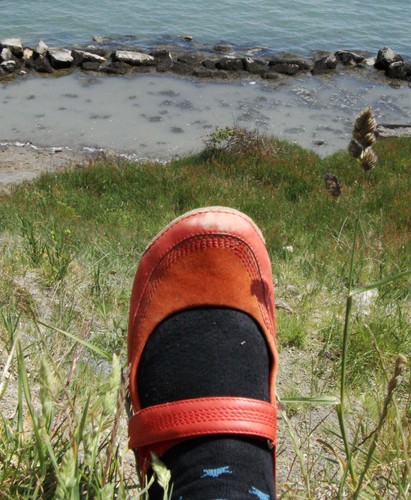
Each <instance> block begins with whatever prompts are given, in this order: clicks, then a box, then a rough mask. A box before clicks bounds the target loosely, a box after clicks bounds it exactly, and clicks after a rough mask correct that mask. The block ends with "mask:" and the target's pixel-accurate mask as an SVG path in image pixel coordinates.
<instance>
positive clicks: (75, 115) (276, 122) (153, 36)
mask: <svg viewBox="0 0 411 500" xmlns="http://www.w3.org/2000/svg"><path fill="white" fill-rule="evenodd" d="M408 4H409V0H390V1H389V2H386V1H383V0H373V1H370V0H362V1H358V0H344V1H340V0H310V1H308V0H260V1H258V2H251V1H249V0H247V1H246V0H235V1H234V0H218V1H217V0H208V1H207V2H204V0H201V1H200V0H191V1H188V0H186V1H184V2H182V1H181V0H180V1H177V0H167V1H165V0H151V1H150V2H148V1H145V2H143V1H141V0H128V1H126V0H116V1H112V0H110V1H108V0H100V1H98V2H94V1H89V0H82V1H79V0H72V1H71V2H66V1H65V0H64V1H63V0H36V1H33V0H20V1H19V2H11V1H2V2H1V1H0V7H1V18H0V23H1V24H0V40H1V39H4V38H6V37H8V36H13V37H14V36H17V37H21V38H22V40H23V43H24V45H28V44H36V43H37V42H38V40H39V39H43V40H44V41H45V42H46V43H47V44H48V45H57V46H72V45H74V44H87V43H90V42H92V36H93V35H98V36H102V37H110V38H111V39H112V40H113V44H114V45H115V44H116V43H119V44H121V45H130V46H136V45H137V46H139V47H143V48H144V47H146V48H149V47H150V46H152V45H154V44H156V43H158V42H161V41H172V42H174V43H182V44H187V46H188V47H190V44H191V43H192V44H199V45H201V44H203V45H206V46H207V45H208V46H210V47H212V46H213V45H214V44H216V43H219V42H220V41H225V42H227V43H232V44H233V45H235V46H239V47H265V48H267V49H269V50H272V51H274V52H275V51H286V52H293V53H300V54H305V55H307V54H309V53H310V51H312V50H319V49H325V50H330V51H332V50H336V49H354V50H361V49H362V50H364V51H368V52H370V55H376V51H377V50H378V49H379V48H381V47H383V46H385V45H388V46H390V47H391V48H393V49H394V50H396V51H397V52H399V53H401V54H402V55H404V56H407V54H408V55H411V41H410V28H409V27H410V26H411V18H410V12H411V8H409V7H410V6H409V5H408ZM183 35H192V36H193V41H192V42H187V41H184V40H182V38H181V37H182V36H183ZM179 40H180V42H178V41H179ZM368 73H369V76H368V77H365V78H364V77H363V78H360V77H358V75H356V72H355V71H353V72H343V74H340V73H339V72H338V71H337V72H336V73H335V74H333V75H331V76H324V77H320V78H318V77H314V76H312V75H311V74H309V73H308V74H305V75H301V76H299V77H293V78H290V79H288V80H287V79H286V80H285V83H284V84H283V85H280V86H274V87H270V85H269V84H268V83H264V82H262V81H261V80H259V79H258V78H257V79H256V80H255V81H253V79H252V77H251V76H250V77H249V78H248V79H244V80H243V81H240V82H236V83H221V82H220V83H218V82H207V83H204V82H199V81H196V80H189V79H182V78H176V77H170V76H167V75H161V76H160V75H155V74H154V75H135V76H123V77H107V76H104V75H101V76H98V77H95V76H92V75H90V74H83V73H81V72H77V73H75V74H73V75H71V76H65V77H61V78H46V79H44V78H40V77H29V78H27V79H24V80H21V79H18V80H17V81H15V82H9V83H3V84H1V85H0V110H1V118H0V142H7V141H11V142H15V141H20V142H22V141H23V142H24V141H30V142H32V143H35V144H38V145H42V146H61V147H69V148H71V149H74V150H79V149H81V148H82V147H84V146H91V147H97V148H113V149H116V150H117V151H119V152H124V153H127V154H130V155H133V156H134V157H135V158H158V159H164V160H167V159H169V158H172V157H173V156H174V155H179V154H186V153H188V152H195V151H198V150H199V149H200V148H201V147H202V141H203V140H204V138H205V137H207V135H208V134H209V133H210V132H211V131H212V130H213V129H214V128H215V127H224V126H233V125H234V124H236V125H238V126H243V127H247V128H251V129H257V130H259V131H261V132H262V133H265V134H268V135H273V136H278V137H283V138H286V139H287V140H290V141H293V142H296V143H298V144H300V145H302V146H304V147H308V148H311V149H313V150H314V151H316V152H317V153H318V154H320V155H321V156H325V155H328V154H330V153H332V152H333V151H336V150H338V149H342V148H345V147H346V146H347V143H348V142H349V138H350V133H351V129H352V123H353V120H354V119H355V116H356V114H357V113H358V112H359V111H360V110H361V109H363V108H364V107H366V106H372V107H373V109H374V111H375V113H376V116H377V120H378V121H379V122H380V123H381V122H382V123H384V122H385V123H399V124H410V123H411V90H410V87H409V84H407V83H406V82H398V85H397V88H393V87H390V86H389V84H388V83H387V80H385V79H384V77H380V76H376V75H377V74H378V72H377V71H376V70H374V69H372V67H369V71H368Z"/></svg>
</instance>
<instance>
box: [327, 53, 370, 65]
mask: <svg viewBox="0 0 411 500" xmlns="http://www.w3.org/2000/svg"><path fill="white" fill-rule="evenodd" d="M334 55H335V57H336V58H337V60H338V61H339V62H340V63H342V64H344V66H365V64H366V59H365V57H363V56H360V55H359V54H356V53H355V52H349V51H348V50H337V52H335V54H334Z"/></svg>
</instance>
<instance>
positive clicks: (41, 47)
mask: <svg viewBox="0 0 411 500" xmlns="http://www.w3.org/2000/svg"><path fill="white" fill-rule="evenodd" d="M48 50H49V48H48V45H47V44H46V43H44V42H43V40H40V41H39V44H38V45H37V47H36V52H37V54H39V55H40V56H46V55H47V51H48Z"/></svg>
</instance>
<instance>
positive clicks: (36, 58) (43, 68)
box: [26, 52, 53, 73]
mask: <svg viewBox="0 0 411 500" xmlns="http://www.w3.org/2000/svg"><path fill="white" fill-rule="evenodd" d="M26 67H27V68H30V69H34V71H37V73H53V68H52V67H51V64H50V61H49V60H48V59H47V57H45V56H40V55H39V54H38V53H37V52H34V54H33V58H32V59H29V60H28V61H26Z"/></svg>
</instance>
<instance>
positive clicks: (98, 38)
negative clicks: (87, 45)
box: [92, 35, 113, 45]
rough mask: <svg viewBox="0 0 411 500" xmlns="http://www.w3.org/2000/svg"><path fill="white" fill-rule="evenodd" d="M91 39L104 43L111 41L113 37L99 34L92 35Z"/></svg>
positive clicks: (100, 43)
mask: <svg viewBox="0 0 411 500" xmlns="http://www.w3.org/2000/svg"><path fill="white" fill-rule="evenodd" d="M92 40H93V42H96V43H98V44H99V45H105V44H108V43H112V41H113V39H112V38H110V37H108V36H99V35H93V36H92Z"/></svg>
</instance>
